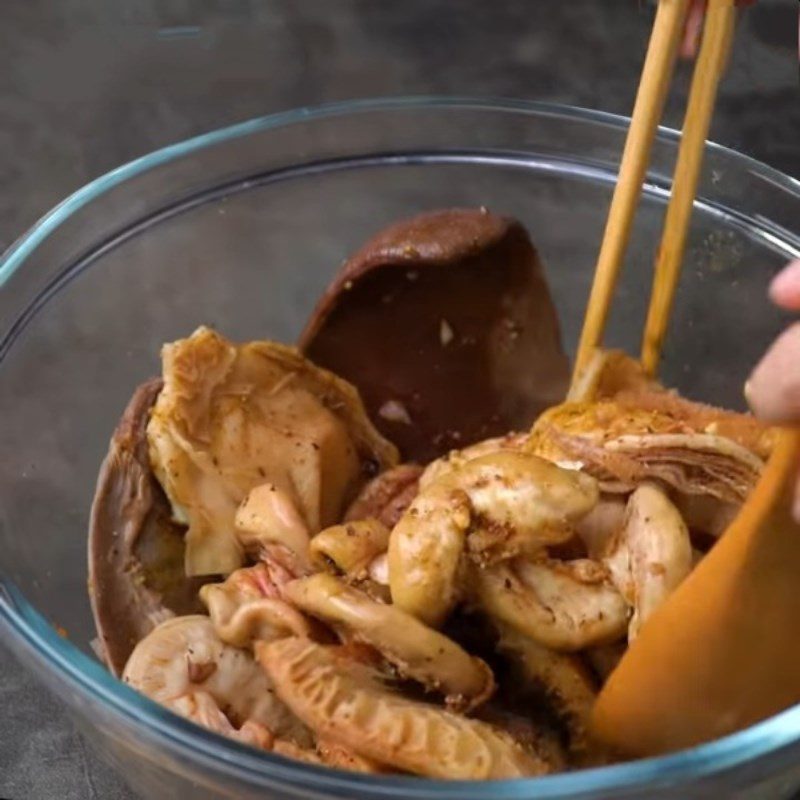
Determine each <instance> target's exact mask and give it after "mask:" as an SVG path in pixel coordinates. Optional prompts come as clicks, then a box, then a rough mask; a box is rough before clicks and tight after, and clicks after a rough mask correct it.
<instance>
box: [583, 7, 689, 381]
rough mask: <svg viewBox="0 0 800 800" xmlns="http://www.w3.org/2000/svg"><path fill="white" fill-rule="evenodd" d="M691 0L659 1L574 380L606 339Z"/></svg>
mask: <svg viewBox="0 0 800 800" xmlns="http://www.w3.org/2000/svg"><path fill="white" fill-rule="evenodd" d="M688 5H689V0H660V2H659V4H658V11H657V12H656V19H655V22H654V24H653V32H652V34H651V36H650V44H649V45H648V48H647V57H646V58H645V62H644V66H643V68H642V77H641V78H640V81H639V89H638V92H637V94H636V102H635V104H634V107H633V114H632V117H631V125H630V129H629V130H628V136H627V138H626V140H625V148H624V150H623V153H622V161H621V163H620V168H619V178H618V180H617V185H616V187H615V188H614V195H613V197H612V199H611V207H610V208H609V212H608V220H607V222H606V229H605V233H604V234H603V242H602V244H601V246H600V254H599V256H598V258H597V266H596V268H595V275H594V282H593V284H592V291H591V294H590V295H589V303H588V305H587V307H586V316H585V317H584V321H583V330H582V332H581V338H580V342H579V344H578V351H577V354H576V356H575V370H574V372H573V380H574V379H575V377H576V376H577V375H578V374H579V373H580V372H581V370H582V369H583V367H584V365H585V363H586V360H587V359H588V358H589V356H590V355H591V353H592V352H593V351H594V349H595V348H596V347H597V346H598V345H599V344H600V342H601V340H602V338H603V332H604V330H605V326H606V321H607V319H608V312H609V307H610V305H611V298H612V295H613V293H614V289H615V287H616V284H617V278H618V276H619V270H620V266H621V264H622V259H623V257H624V255H625V250H626V248H627V246H628V240H629V239H630V232H631V227H632V224H633V217H634V214H635V213H636V207H637V205H638V203H639V196H640V195H641V191H642V184H643V183H644V177H645V172H646V170H647V165H648V163H649V161H650V150H651V147H652V144H653V139H654V138H655V133H656V129H657V127H658V121H659V120H660V119H661V114H662V112H663V109H664V101H665V99H666V96H667V92H668V90H669V83H670V79H671V77H672V71H673V67H674V65H675V56H676V54H677V51H678V45H679V44H680V41H681V37H682V35H683V25H684V21H685V19H686V11H687V8H688Z"/></svg>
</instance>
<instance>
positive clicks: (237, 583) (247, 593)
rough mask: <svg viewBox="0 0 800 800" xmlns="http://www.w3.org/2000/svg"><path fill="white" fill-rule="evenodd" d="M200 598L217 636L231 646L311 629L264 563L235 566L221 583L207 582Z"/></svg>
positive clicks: (269, 639) (309, 632) (245, 644)
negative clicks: (285, 598) (286, 599)
mask: <svg viewBox="0 0 800 800" xmlns="http://www.w3.org/2000/svg"><path fill="white" fill-rule="evenodd" d="M200 599H201V600H202V601H203V602H204V603H205V605H206V608H208V613H209V616H210V618H211V621H212V623H213V625H214V628H215V630H216V632H217V635H218V636H219V638H220V639H222V641H223V642H225V643H226V644H230V645H233V646H234V647H249V646H250V645H252V643H253V641H254V640H256V639H260V640H264V641H271V640H272V639H277V638H280V637H281V636H289V635H292V634H293V635H295V636H310V635H311V632H312V631H311V626H310V625H309V624H308V620H307V619H306V618H305V617H304V616H303V615H302V614H301V613H300V612H299V611H297V609H295V608H293V607H292V606H291V605H289V604H288V603H286V602H285V601H284V600H283V599H282V592H281V588H280V586H279V585H276V584H275V582H274V580H273V579H272V576H271V575H270V570H269V567H268V566H267V565H266V564H256V565H255V566H254V567H243V568H242V569H237V570H236V571H234V572H232V573H231V574H230V575H229V576H228V577H227V579H226V580H225V581H223V582H222V583H207V584H206V585H205V586H203V588H202V589H201V590H200Z"/></svg>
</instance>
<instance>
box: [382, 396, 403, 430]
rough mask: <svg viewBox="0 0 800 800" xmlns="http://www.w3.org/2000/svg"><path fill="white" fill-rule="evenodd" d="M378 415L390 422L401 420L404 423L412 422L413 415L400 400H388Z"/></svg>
mask: <svg viewBox="0 0 800 800" xmlns="http://www.w3.org/2000/svg"><path fill="white" fill-rule="evenodd" d="M378 416H380V417H383V419H385V420H388V421H389V422H401V423H403V425H410V424H411V416H410V415H409V413H408V410H407V409H406V407H405V406H404V405H403V404H402V403H401V402H400V401H399V400H387V401H386V402H385V403H384V404H383V405H382V406H381V407H380V409H379V410H378Z"/></svg>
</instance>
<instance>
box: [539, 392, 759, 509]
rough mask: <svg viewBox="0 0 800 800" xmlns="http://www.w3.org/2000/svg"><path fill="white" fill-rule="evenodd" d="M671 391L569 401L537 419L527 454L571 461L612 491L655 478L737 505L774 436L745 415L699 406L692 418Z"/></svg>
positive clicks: (687, 491) (678, 488)
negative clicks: (595, 400)
mask: <svg viewBox="0 0 800 800" xmlns="http://www.w3.org/2000/svg"><path fill="white" fill-rule="evenodd" d="M684 402H685V401H682V400H681V399H680V398H676V397H674V396H673V395H670V394H669V393H667V392H661V393H652V394H651V395H649V400H647V398H646V397H645V396H644V395H642V394H641V393H640V394H638V395H635V396H634V395H628V396H626V397H623V396H622V395H619V396H617V397H616V398H615V399H613V400H601V401H598V402H591V403H565V404H563V405H560V406H556V407H554V408H552V409H549V410H548V411H546V412H545V413H544V414H542V416H541V417H539V419H538V420H537V421H536V423H535V424H534V426H533V429H532V431H531V436H530V439H529V440H528V443H527V445H526V448H527V449H528V451H529V452H531V453H534V454H536V455H539V456H541V457H543V458H547V459H549V460H550V461H554V462H556V463H559V462H565V461H568V462H572V463H573V464H574V465H575V466H577V467H579V468H580V469H582V470H583V471H585V472H587V473H589V474H590V475H593V476H594V477H595V478H597V480H598V481H599V482H600V488H601V490H603V491H607V492H623V493H626V492H630V491H633V489H635V488H636V486H638V485H639V484H640V483H641V482H642V481H644V480H657V481H660V482H662V483H665V484H666V485H667V486H669V487H671V488H672V489H674V490H676V491H677V492H680V493H684V494H690V495H693V494H709V495H712V496H714V497H716V498H718V499H719V500H722V501H725V502H733V503H739V502H741V501H742V500H744V498H745V497H747V495H748V494H749V492H750V491H751V489H752V488H753V486H754V485H755V482H756V481H757V480H758V477H759V475H760V474H761V470H762V468H763V466H764V462H763V460H762V457H761V454H762V453H764V452H767V451H768V447H769V441H770V435H771V434H770V432H769V431H766V430H764V429H763V428H761V427H760V426H759V425H758V423H756V422H755V421H754V420H752V419H750V418H749V417H746V416H744V415H740V414H733V413H731V412H724V411H721V410H719V409H715V410H713V411H714V412H715V414H716V416H714V414H713V413H712V410H709V407H705V406H701V407H699V408H700V410H698V411H697V413H696V414H695V415H694V416H692V414H691V413H689V412H690V411H691V409H687V408H686V407H685V406H684V405H683V403H684Z"/></svg>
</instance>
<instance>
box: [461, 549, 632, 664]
mask: <svg viewBox="0 0 800 800" xmlns="http://www.w3.org/2000/svg"><path fill="white" fill-rule="evenodd" d="M472 578H473V587H474V592H475V597H474V602H475V603H476V604H477V605H478V606H479V607H480V608H482V609H483V610H484V611H485V612H486V613H487V614H489V616H490V617H492V618H494V619H497V620H499V621H500V622H503V623H506V624H507V625H510V626H511V627H512V628H514V629H515V630H517V631H518V632H519V633H522V634H525V635H526V636H529V637H530V638H531V639H533V640H534V641H536V642H538V643H539V644H541V645H543V646H545V647H549V648H551V649H553V650H559V651H565V652H572V651H577V650H581V649H583V648H585V647H590V646H592V645H595V644H603V643H607V642H613V641H614V640H616V639H618V638H620V636H622V635H624V633H625V631H626V629H627V626H628V616H629V609H628V605H627V603H626V602H625V600H624V599H623V597H622V595H621V594H620V593H619V591H617V589H616V588H614V586H613V585H612V583H611V581H610V578H609V574H608V571H607V570H606V569H605V567H603V565H602V564H600V563H598V562H596V561H591V560H589V559H576V560H575V561H554V560H548V561H538V562H537V561H531V560H529V559H525V558H516V559H513V560H512V561H508V562H504V563H502V564H496V565H494V566H492V567H487V568H486V569H476V570H474V571H473V572H472Z"/></svg>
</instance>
